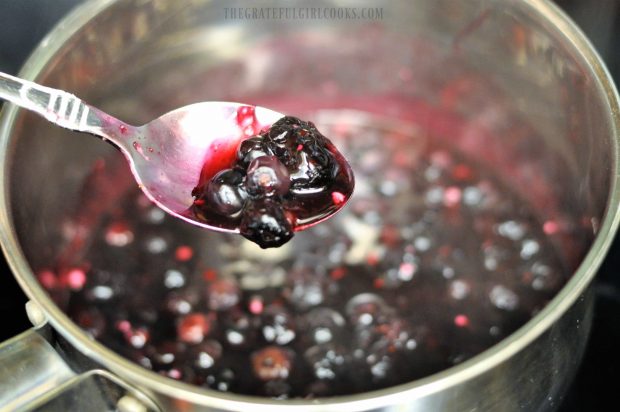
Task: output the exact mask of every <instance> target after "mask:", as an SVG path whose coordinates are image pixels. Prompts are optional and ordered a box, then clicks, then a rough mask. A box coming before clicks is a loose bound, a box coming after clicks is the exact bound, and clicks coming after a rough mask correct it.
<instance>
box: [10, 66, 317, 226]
mask: <svg viewBox="0 0 620 412" xmlns="http://www.w3.org/2000/svg"><path fill="white" fill-rule="evenodd" d="M0 98H2V99H5V100H7V101H9V102H12V103H14V104H16V105H18V106H20V107H22V108H24V109H28V110H30V111H33V112H35V113H38V114H39V115H41V116H43V117H44V118H45V119H47V120H49V121H50V122H52V123H55V124H57V125H58V126H61V127H64V128H66V129H70V130H74V131H78V132H85V133H89V134H93V135H96V136H99V137H101V138H103V140H109V141H110V142H111V143H113V144H114V145H116V146H117V147H118V148H119V149H120V150H121V152H122V153H123V154H124V155H125V157H126V158H127V160H128V161H129V165H130V167H131V171H132V173H133V175H134V177H135V179H136V181H137V182H138V185H139V187H140V188H141V189H142V191H143V192H144V193H145V194H146V196H147V197H148V198H149V199H151V200H152V201H153V202H155V204H157V205H158V206H159V207H160V208H161V209H163V210H164V211H166V212H167V213H170V214H171V215H173V216H175V217H178V218H179V219H183V220H185V221H187V222H189V223H192V224H194V225H198V226H202V227H204V228H207V229H211V230H216V231H222V232H233V233H238V232H239V230H238V228H235V227H221V225H218V223H217V222H215V221H202V220H196V219H195V218H194V217H193V215H191V214H188V213H187V210H188V208H189V207H190V206H191V205H192V203H193V201H194V198H193V197H192V195H191V193H192V189H193V188H194V187H195V186H196V184H197V181H198V177H199V176H200V172H201V169H202V167H203V164H204V162H205V159H217V152H218V151H222V152H227V151H230V150H231V148H233V150H234V148H236V147H237V145H238V144H239V142H240V141H241V139H242V138H243V137H247V136H248V135H251V134H255V133H258V131H260V130H261V129H262V128H264V127H268V126H271V124H273V123H274V122H275V121H277V120H278V119H280V118H282V117H283V116H284V115H282V114H281V113H277V112H274V111H273V110H269V109H266V108H263V107H255V110H254V116H255V117H254V119H253V124H252V125H251V127H250V126H248V125H247V124H244V123H243V122H242V123H241V124H240V122H239V119H238V114H239V113H240V110H243V109H245V108H248V107H251V108H254V106H248V105H244V104H240V103H229V102H203V103H196V104H192V105H189V106H185V107H182V108H179V109H176V110H173V111H171V112H168V113H166V114H164V115H163V116H161V117H159V118H157V119H155V120H153V121H151V122H149V123H147V124H145V125H143V126H139V127H137V126H131V125H129V124H126V123H124V122H122V121H120V120H118V119H116V118H114V117H112V116H110V115H108V114H106V113H104V112H102V111H101V110H99V109H97V108H95V107H92V106H89V105H88V104H86V103H84V102H82V101H81V100H80V99H78V98H77V97H75V96H74V95H72V94H70V93H67V92H65V91H62V90H57V89H52V88H49V87H45V86H41V85H39V84H36V83H33V82H30V81H27V80H23V79H20V78H17V77H14V76H11V75H8V74H5V73H2V72H0ZM248 127H250V129H254V130H247V128H248ZM326 218H327V216H322V217H321V218H320V219H317V220H316V221H315V222H306V224H304V226H303V227H299V228H298V229H299V230H303V229H305V228H307V227H310V226H312V225H313V224H315V223H318V222H319V221H322V220H325V219H326Z"/></svg>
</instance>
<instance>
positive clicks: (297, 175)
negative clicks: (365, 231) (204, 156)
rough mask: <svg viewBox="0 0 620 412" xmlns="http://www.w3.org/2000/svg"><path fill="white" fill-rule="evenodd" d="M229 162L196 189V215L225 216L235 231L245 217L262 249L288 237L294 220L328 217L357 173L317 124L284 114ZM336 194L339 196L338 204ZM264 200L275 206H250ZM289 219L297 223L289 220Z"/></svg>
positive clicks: (246, 231)
mask: <svg viewBox="0 0 620 412" xmlns="http://www.w3.org/2000/svg"><path fill="white" fill-rule="evenodd" d="M231 160H234V164H232V165H230V167H231V168H232V169H230V170H227V171H226V173H225V174H223V175H220V174H216V175H215V177H213V178H212V179H211V181H210V183H207V184H204V183H202V184H200V185H199V186H198V187H196V189H194V191H193V192H192V195H193V196H195V197H196V201H194V206H193V208H192V212H193V213H194V216H195V217H197V218H198V219H202V220H205V219H206V220H207V221H210V220H211V219H213V220H216V219H217V218H218V217H223V218H227V220H225V221H224V224H223V225H222V226H223V227H224V226H228V227H229V228H231V229H237V228H238V222H239V219H241V220H242V221H243V222H244V223H243V224H244V226H243V227H242V228H240V230H241V232H242V234H244V236H245V237H247V238H248V239H251V240H253V241H255V242H256V243H258V244H260V245H261V246H262V247H264V248H266V247H275V246H279V245H281V244H283V243H285V242H286V241H287V240H288V239H290V238H291V237H292V235H293V227H292V225H293V223H295V222H304V224H307V225H310V224H312V223H313V222H316V221H318V220H319V219H323V218H325V217H327V216H329V215H330V214H332V213H333V212H335V211H336V210H337V209H338V208H340V207H341V206H342V205H344V203H346V200H347V199H348V198H349V196H350V194H351V192H352V191H353V175H352V173H351V170H350V168H349V167H348V165H346V161H345V160H344V158H343V157H342V156H340V155H339V154H338V152H337V150H336V149H335V147H334V146H333V144H332V143H331V142H330V141H329V140H328V139H327V138H326V137H325V136H323V135H322V134H321V133H320V132H319V131H318V130H317V129H316V126H315V125H314V124H313V123H311V122H305V121H303V120H300V119H298V118H296V117H292V116H285V117H283V118H281V119H279V120H278V121H277V122H275V123H274V124H273V125H272V126H271V128H269V129H268V130H263V131H261V132H260V133H259V134H257V135H255V136H252V137H250V138H248V139H245V140H243V141H242V142H241V143H240V144H239V146H238V148H237V152H236V158H235V159H231ZM231 170H232V171H234V173H233V172H231ZM205 179H206V177H205ZM334 192H337V193H340V194H341V197H342V199H341V200H339V201H338V202H335V201H334V200H333V196H332V194H333V193H334ZM263 198H269V199H270V201H272V202H273V204H270V205H269V206H265V204H264V203H260V202H259V204H257V205H254V206H247V205H249V204H248V203H247V202H249V201H256V200H258V199H263ZM263 201H264V199H263V200H261V202H263ZM213 212H215V216H213ZM285 216H295V219H294V221H293V219H290V220H291V222H289V221H287V219H286V218H285ZM252 219H259V220H257V221H256V222H254V223H252V222H251V220H252ZM260 219H262V220H260ZM261 236H266V237H267V239H264V240H262V239H260V237H261Z"/></svg>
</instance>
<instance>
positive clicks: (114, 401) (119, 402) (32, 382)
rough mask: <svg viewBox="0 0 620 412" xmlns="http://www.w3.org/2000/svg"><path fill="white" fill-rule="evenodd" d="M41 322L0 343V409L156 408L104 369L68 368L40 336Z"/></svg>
mask: <svg viewBox="0 0 620 412" xmlns="http://www.w3.org/2000/svg"><path fill="white" fill-rule="evenodd" d="M46 334H48V335H51V327H50V326H49V325H47V324H45V325H43V326H41V327H38V328H32V329H29V330H27V331H26V332H23V333H21V334H20V335H17V336H15V337H14V338H11V339H9V340H7V341H5V342H3V343H0V412H4V411H17V410H19V411H46V412H47V411H51V412H55V411H59V412H60V411H62V412H66V411H93V412H99V411H101V412H103V411H109V410H117V411H121V412H150V411H159V410H160V408H159V407H158V406H157V405H156V404H155V403H154V402H153V401H152V400H151V399H150V398H148V397H147V396H146V395H144V394H143V393H142V392H140V391H138V390H137V389H136V388H134V387H132V386H131V385H129V384H127V383H126V382H124V381H123V380H121V379H119V378H118V377H117V376H115V375H113V374H111V373H110V372H108V371H105V370H100V369H94V370H88V371H84V372H76V371H74V370H73V369H72V368H71V367H70V366H69V365H68V364H67V362H66V361H65V360H64V359H63V357H62V356H61V355H60V354H59V352H57V351H56V350H55V349H54V347H53V346H52V344H51V343H50V342H49V341H48V340H47V339H46V338H45V337H44V335H46Z"/></svg>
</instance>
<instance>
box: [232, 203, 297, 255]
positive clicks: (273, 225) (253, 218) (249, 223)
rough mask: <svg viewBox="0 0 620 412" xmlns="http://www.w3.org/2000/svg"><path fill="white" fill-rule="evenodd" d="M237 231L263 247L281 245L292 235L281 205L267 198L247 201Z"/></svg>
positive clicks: (291, 229)
mask: <svg viewBox="0 0 620 412" xmlns="http://www.w3.org/2000/svg"><path fill="white" fill-rule="evenodd" d="M239 231H240V233H241V234H242V235H243V236H244V237H246V238H247V239H249V240H251V241H252V242H255V243H256V244H258V245H259V246H260V247H262V248H263V249H265V248H269V247H278V246H282V245H283V244H285V243H286V242H288V241H289V240H290V238H291V237H293V228H292V226H291V223H290V222H289V221H288V220H287V219H286V216H285V215H284V211H283V210H282V207H281V206H280V205H279V204H278V203H276V202H275V201H273V200H271V199H267V198H265V199H260V200H255V201H251V202H248V204H247V205H246V207H245V209H244V210H243V214H242V217H241V225H240V226H239Z"/></svg>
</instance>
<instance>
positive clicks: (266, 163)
mask: <svg viewBox="0 0 620 412" xmlns="http://www.w3.org/2000/svg"><path fill="white" fill-rule="evenodd" d="M290 185H291V182H290V179H289V174H288V170H287V169H286V167H285V166H284V165H283V164H282V163H281V162H280V161H279V160H278V158H277V157H275V156H261V157H258V158H256V159H254V160H253V161H252V163H250V167H248V172H247V176H246V179H245V189H246V190H247V192H248V193H249V194H250V195H252V196H272V195H274V194H278V195H283V194H285V193H286V192H288V189H289V187H290Z"/></svg>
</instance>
